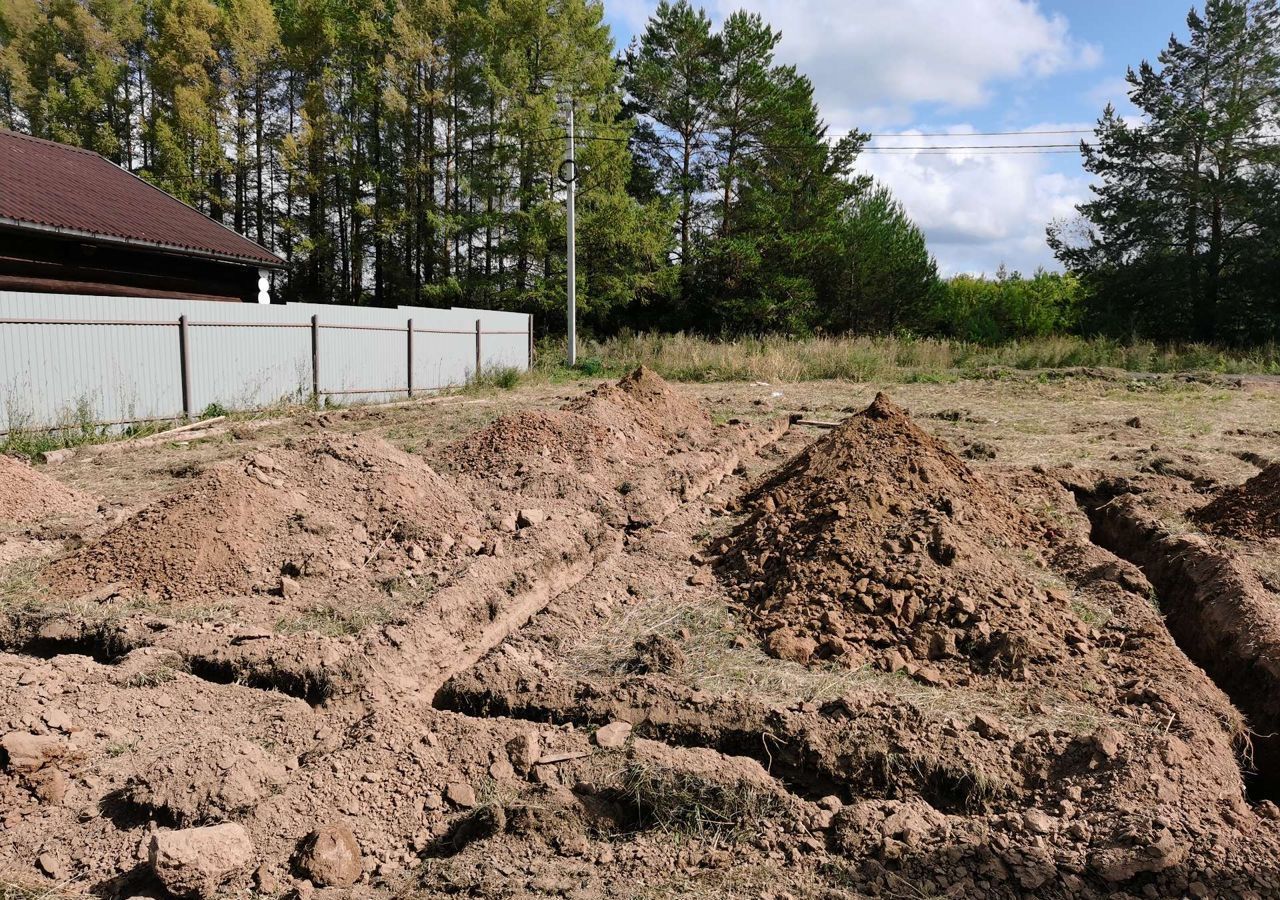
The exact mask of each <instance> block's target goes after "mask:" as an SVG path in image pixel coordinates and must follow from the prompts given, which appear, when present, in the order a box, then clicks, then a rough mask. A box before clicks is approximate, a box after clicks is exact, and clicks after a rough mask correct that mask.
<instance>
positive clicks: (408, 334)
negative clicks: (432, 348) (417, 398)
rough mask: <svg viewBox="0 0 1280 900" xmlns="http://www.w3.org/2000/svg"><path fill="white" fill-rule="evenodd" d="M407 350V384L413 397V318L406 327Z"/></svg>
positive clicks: (411, 397) (410, 396)
mask: <svg viewBox="0 0 1280 900" xmlns="http://www.w3.org/2000/svg"><path fill="white" fill-rule="evenodd" d="M405 350H406V354H407V356H408V365H407V368H406V371H407V372H408V375H407V376H406V378H405V384H406V385H407V386H408V391H409V399H410V400H412V399H413V319H410V320H409V324H408V326H406V328H405Z"/></svg>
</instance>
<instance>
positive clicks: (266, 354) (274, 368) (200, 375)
mask: <svg viewBox="0 0 1280 900" xmlns="http://www.w3.org/2000/svg"><path fill="white" fill-rule="evenodd" d="M210 305H212V304H210ZM218 305H219V306H223V305H224V304H218ZM225 305H226V306H229V307H230V309H228V310H225V311H223V310H219V311H218V313H217V314H211V313H210V312H209V311H208V310H197V311H196V312H195V313H193V314H192V316H191V319H190V322H191V323H193V324H189V325H188V333H189V335H190V341H191V400H192V403H191V405H192V407H193V409H194V411H196V412H199V411H200V410H203V409H205V408H206V407H208V406H209V405H210V404H213V403H216V404H218V405H220V406H223V407H226V408H227V409H251V408H253V407H258V406H269V405H271V404H273V403H279V402H281V401H289V402H294V403H297V402H302V401H305V400H307V399H309V398H310V396H311V328H310V320H309V317H307V316H303V315H300V314H299V313H297V312H295V311H293V310H291V309H290V308H289V307H287V306H264V307H259V308H258V310H257V314H256V315H255V314H252V313H251V314H249V315H245V314H244V310H245V309H252V307H249V306H243V307H242V306H238V305H237V306H232V305H231V304H225ZM233 312H234V313H239V315H229V314H228V313H233ZM216 322H226V323H227V324H225V325H219V324H213V323H216ZM268 323H269V325H270V327H262V326H264V325H268Z"/></svg>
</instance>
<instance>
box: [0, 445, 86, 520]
mask: <svg viewBox="0 0 1280 900" xmlns="http://www.w3.org/2000/svg"><path fill="white" fill-rule="evenodd" d="M94 505H95V504H94V502H93V501H92V500H91V499H89V498H88V497H86V496H85V495H84V494H81V493H80V492H79V491H76V490H73V489H72V488H69V487H67V486H66V485H64V484H62V483H61V482H60V481H57V480H55V479H53V478H50V477H49V476H48V475H46V474H44V473H43V472H41V471H39V470H37V469H34V468H32V467H31V466H30V465H28V464H27V463H25V462H23V461H22V460H19V459H15V458H14V457H12V456H4V455H0V525H3V524H5V523H16V524H18V525H28V524H31V523H32V522H39V521H42V520H45V519H55V518H60V517H63V516H72V515H79V514H83V513H87V512H91V511H92V510H93V508H94Z"/></svg>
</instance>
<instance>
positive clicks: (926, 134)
mask: <svg viewBox="0 0 1280 900" xmlns="http://www.w3.org/2000/svg"><path fill="white" fill-rule="evenodd" d="M844 133H845V134H855V133H856V132H853V131H847V132H844ZM1032 134H1093V129H1092V128H1067V129H1064V130H1061V131H921V132H916V133H912V132H909V131H903V132H881V133H876V134H868V135H867V136H868V137H871V138H895V137H909V138H921V137H956V138H967V137H1021V136H1022V135H1032Z"/></svg>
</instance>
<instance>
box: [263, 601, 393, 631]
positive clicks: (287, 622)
mask: <svg viewBox="0 0 1280 900" xmlns="http://www.w3.org/2000/svg"><path fill="white" fill-rule="evenodd" d="M394 618H395V617H394V614H393V613H392V611H391V609H390V608H389V607H386V606H381V605H376V606H360V607H358V608H354V609H340V608H339V607H337V606H334V605H332V604H325V605H324V606H315V607H312V608H311V609H308V610H306V611H305V612H303V614H302V615H300V616H299V617H297V618H296V619H281V620H280V621H278V622H277V623H276V632H277V633H279V634H300V633H302V632H304V631H311V632H315V633H316V634H320V635H322V636H324V637H329V638H339V637H350V636H353V635H357V634H360V633H362V632H364V631H365V630H366V629H369V628H376V627H377V626H379V625H386V624H388V623H390V622H392V621H394Z"/></svg>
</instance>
